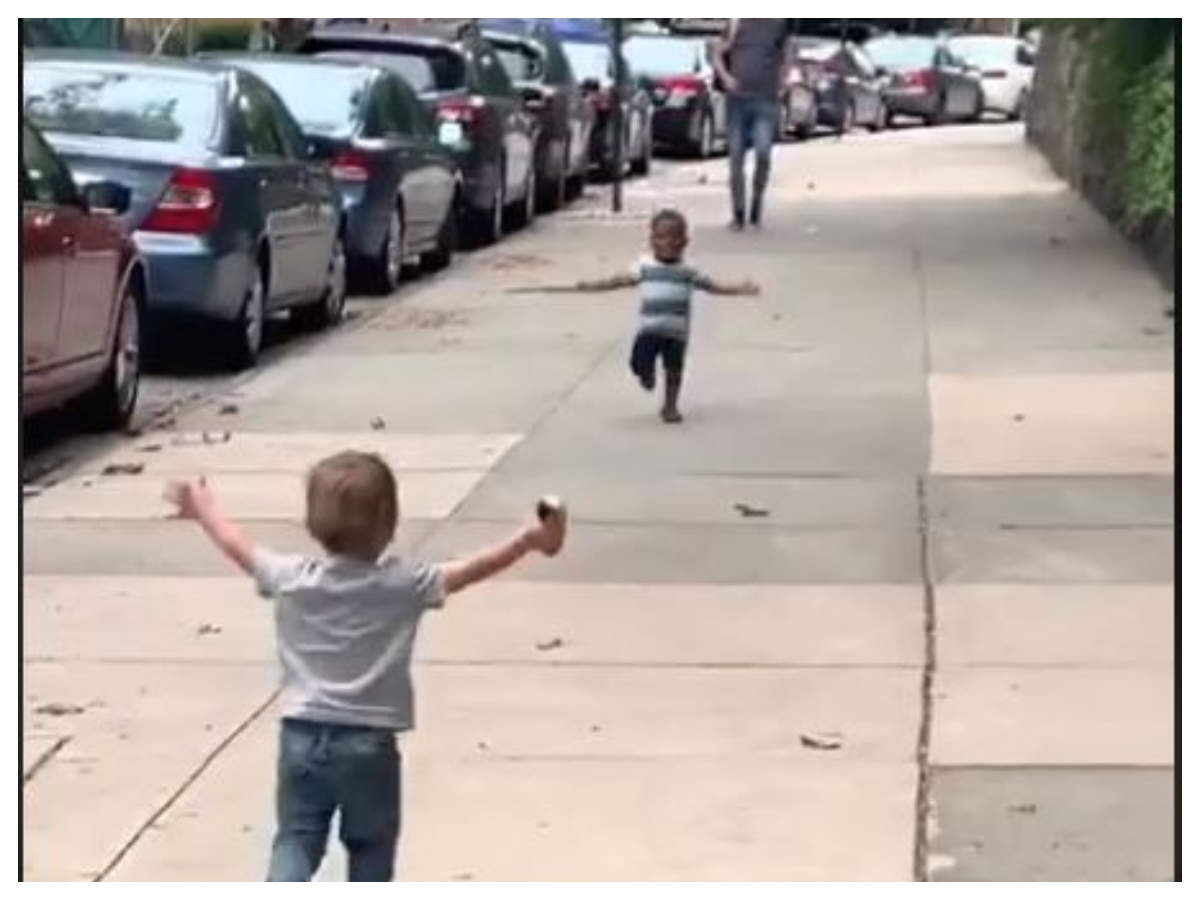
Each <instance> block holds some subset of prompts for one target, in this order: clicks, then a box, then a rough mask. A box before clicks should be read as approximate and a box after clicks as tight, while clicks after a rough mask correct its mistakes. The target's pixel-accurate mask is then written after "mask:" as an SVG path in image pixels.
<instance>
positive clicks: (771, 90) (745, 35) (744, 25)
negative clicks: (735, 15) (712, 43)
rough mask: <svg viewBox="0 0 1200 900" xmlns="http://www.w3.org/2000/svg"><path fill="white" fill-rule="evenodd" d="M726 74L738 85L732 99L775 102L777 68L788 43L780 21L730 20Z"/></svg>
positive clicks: (777, 91) (777, 81) (784, 26)
mask: <svg viewBox="0 0 1200 900" xmlns="http://www.w3.org/2000/svg"><path fill="white" fill-rule="evenodd" d="M729 27H730V29H732V31H733V40H732V41H731V42H730V47H729V60H728V63H727V65H728V66H729V73H730V74H731V75H732V76H733V77H734V79H735V80H736V81H737V83H738V88H737V92H736V94H735V96H738V97H753V98H757V99H762V100H774V99H775V98H777V97H778V96H779V69H780V68H781V67H782V65H783V48H784V44H785V42H786V41H787V22H786V21H785V20H783V19H732V20H730V23H729Z"/></svg>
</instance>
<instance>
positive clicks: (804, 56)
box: [795, 38, 888, 132]
mask: <svg viewBox="0 0 1200 900" xmlns="http://www.w3.org/2000/svg"><path fill="white" fill-rule="evenodd" d="M795 48H796V57H795V58H796V60H797V62H798V64H799V66H800V70H801V72H802V73H803V77H804V80H805V82H806V83H807V84H809V85H811V87H812V89H813V91H814V92H815V94H816V104H817V122H818V123H819V124H821V125H826V126H828V127H830V128H833V129H835V130H837V131H838V132H847V131H851V130H853V129H854V128H857V127H858V126H860V125H865V126H866V127H868V128H870V129H871V130H872V131H882V130H883V129H884V128H886V127H887V125H888V106H887V103H886V102H885V100H884V93H883V85H884V83H885V81H884V78H883V77H882V75H881V74H880V72H879V68H878V66H876V65H875V63H874V62H873V61H872V60H871V58H870V57H869V56H868V55H867V53H866V52H865V51H864V50H863V49H862V48H861V47H859V46H858V45H857V44H851V43H846V44H843V43H842V42H841V41H835V40H827V39H824V38H805V39H801V40H798V41H796V42H795Z"/></svg>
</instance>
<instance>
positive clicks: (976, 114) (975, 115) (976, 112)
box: [970, 91, 983, 122]
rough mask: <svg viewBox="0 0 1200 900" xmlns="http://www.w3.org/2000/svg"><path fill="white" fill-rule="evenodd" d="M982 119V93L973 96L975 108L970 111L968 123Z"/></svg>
mask: <svg viewBox="0 0 1200 900" xmlns="http://www.w3.org/2000/svg"><path fill="white" fill-rule="evenodd" d="M982 119H983V91H979V92H978V93H977V94H976V95H975V108H974V109H973V110H972V111H971V116H970V121H972V122H979V121H981V120H982Z"/></svg>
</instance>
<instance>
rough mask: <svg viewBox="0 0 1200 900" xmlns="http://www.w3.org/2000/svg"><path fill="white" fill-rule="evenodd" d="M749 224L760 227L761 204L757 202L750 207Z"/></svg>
mask: <svg viewBox="0 0 1200 900" xmlns="http://www.w3.org/2000/svg"><path fill="white" fill-rule="evenodd" d="M750 224H751V226H753V227H754V228H761V227H762V205H761V204H759V203H755V204H754V205H753V206H751V207H750Z"/></svg>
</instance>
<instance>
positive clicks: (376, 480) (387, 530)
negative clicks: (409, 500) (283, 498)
mask: <svg viewBox="0 0 1200 900" xmlns="http://www.w3.org/2000/svg"><path fill="white" fill-rule="evenodd" d="M306 493H307V500H308V510H307V514H306V516H305V525H306V526H307V528H308V533H309V534H311V535H312V536H313V537H314V538H315V539H316V540H317V541H318V542H319V543H320V544H321V546H322V547H324V548H325V549H326V551H328V552H329V553H331V554H336V555H344V556H352V557H355V558H357V559H363V560H367V561H370V562H374V561H375V560H376V559H378V558H379V554H381V553H382V552H383V551H384V549H385V548H386V547H387V545H388V544H390V543H391V541H392V538H393V536H394V535H395V533H396V521H397V519H398V518H399V501H398V499H397V490H396V478H395V476H394V475H393V474H392V470H391V468H389V467H388V464H387V463H386V462H385V461H384V460H383V458H382V457H381V456H379V455H377V454H375V453H360V452H358V451H356V450H347V451H345V452H343V453H338V454H335V455H334V456H330V457H328V458H326V459H323V460H321V461H320V462H319V463H317V464H316V465H315V466H313V468H312V470H311V471H310V472H309V473H308V485H307V491H306Z"/></svg>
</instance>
